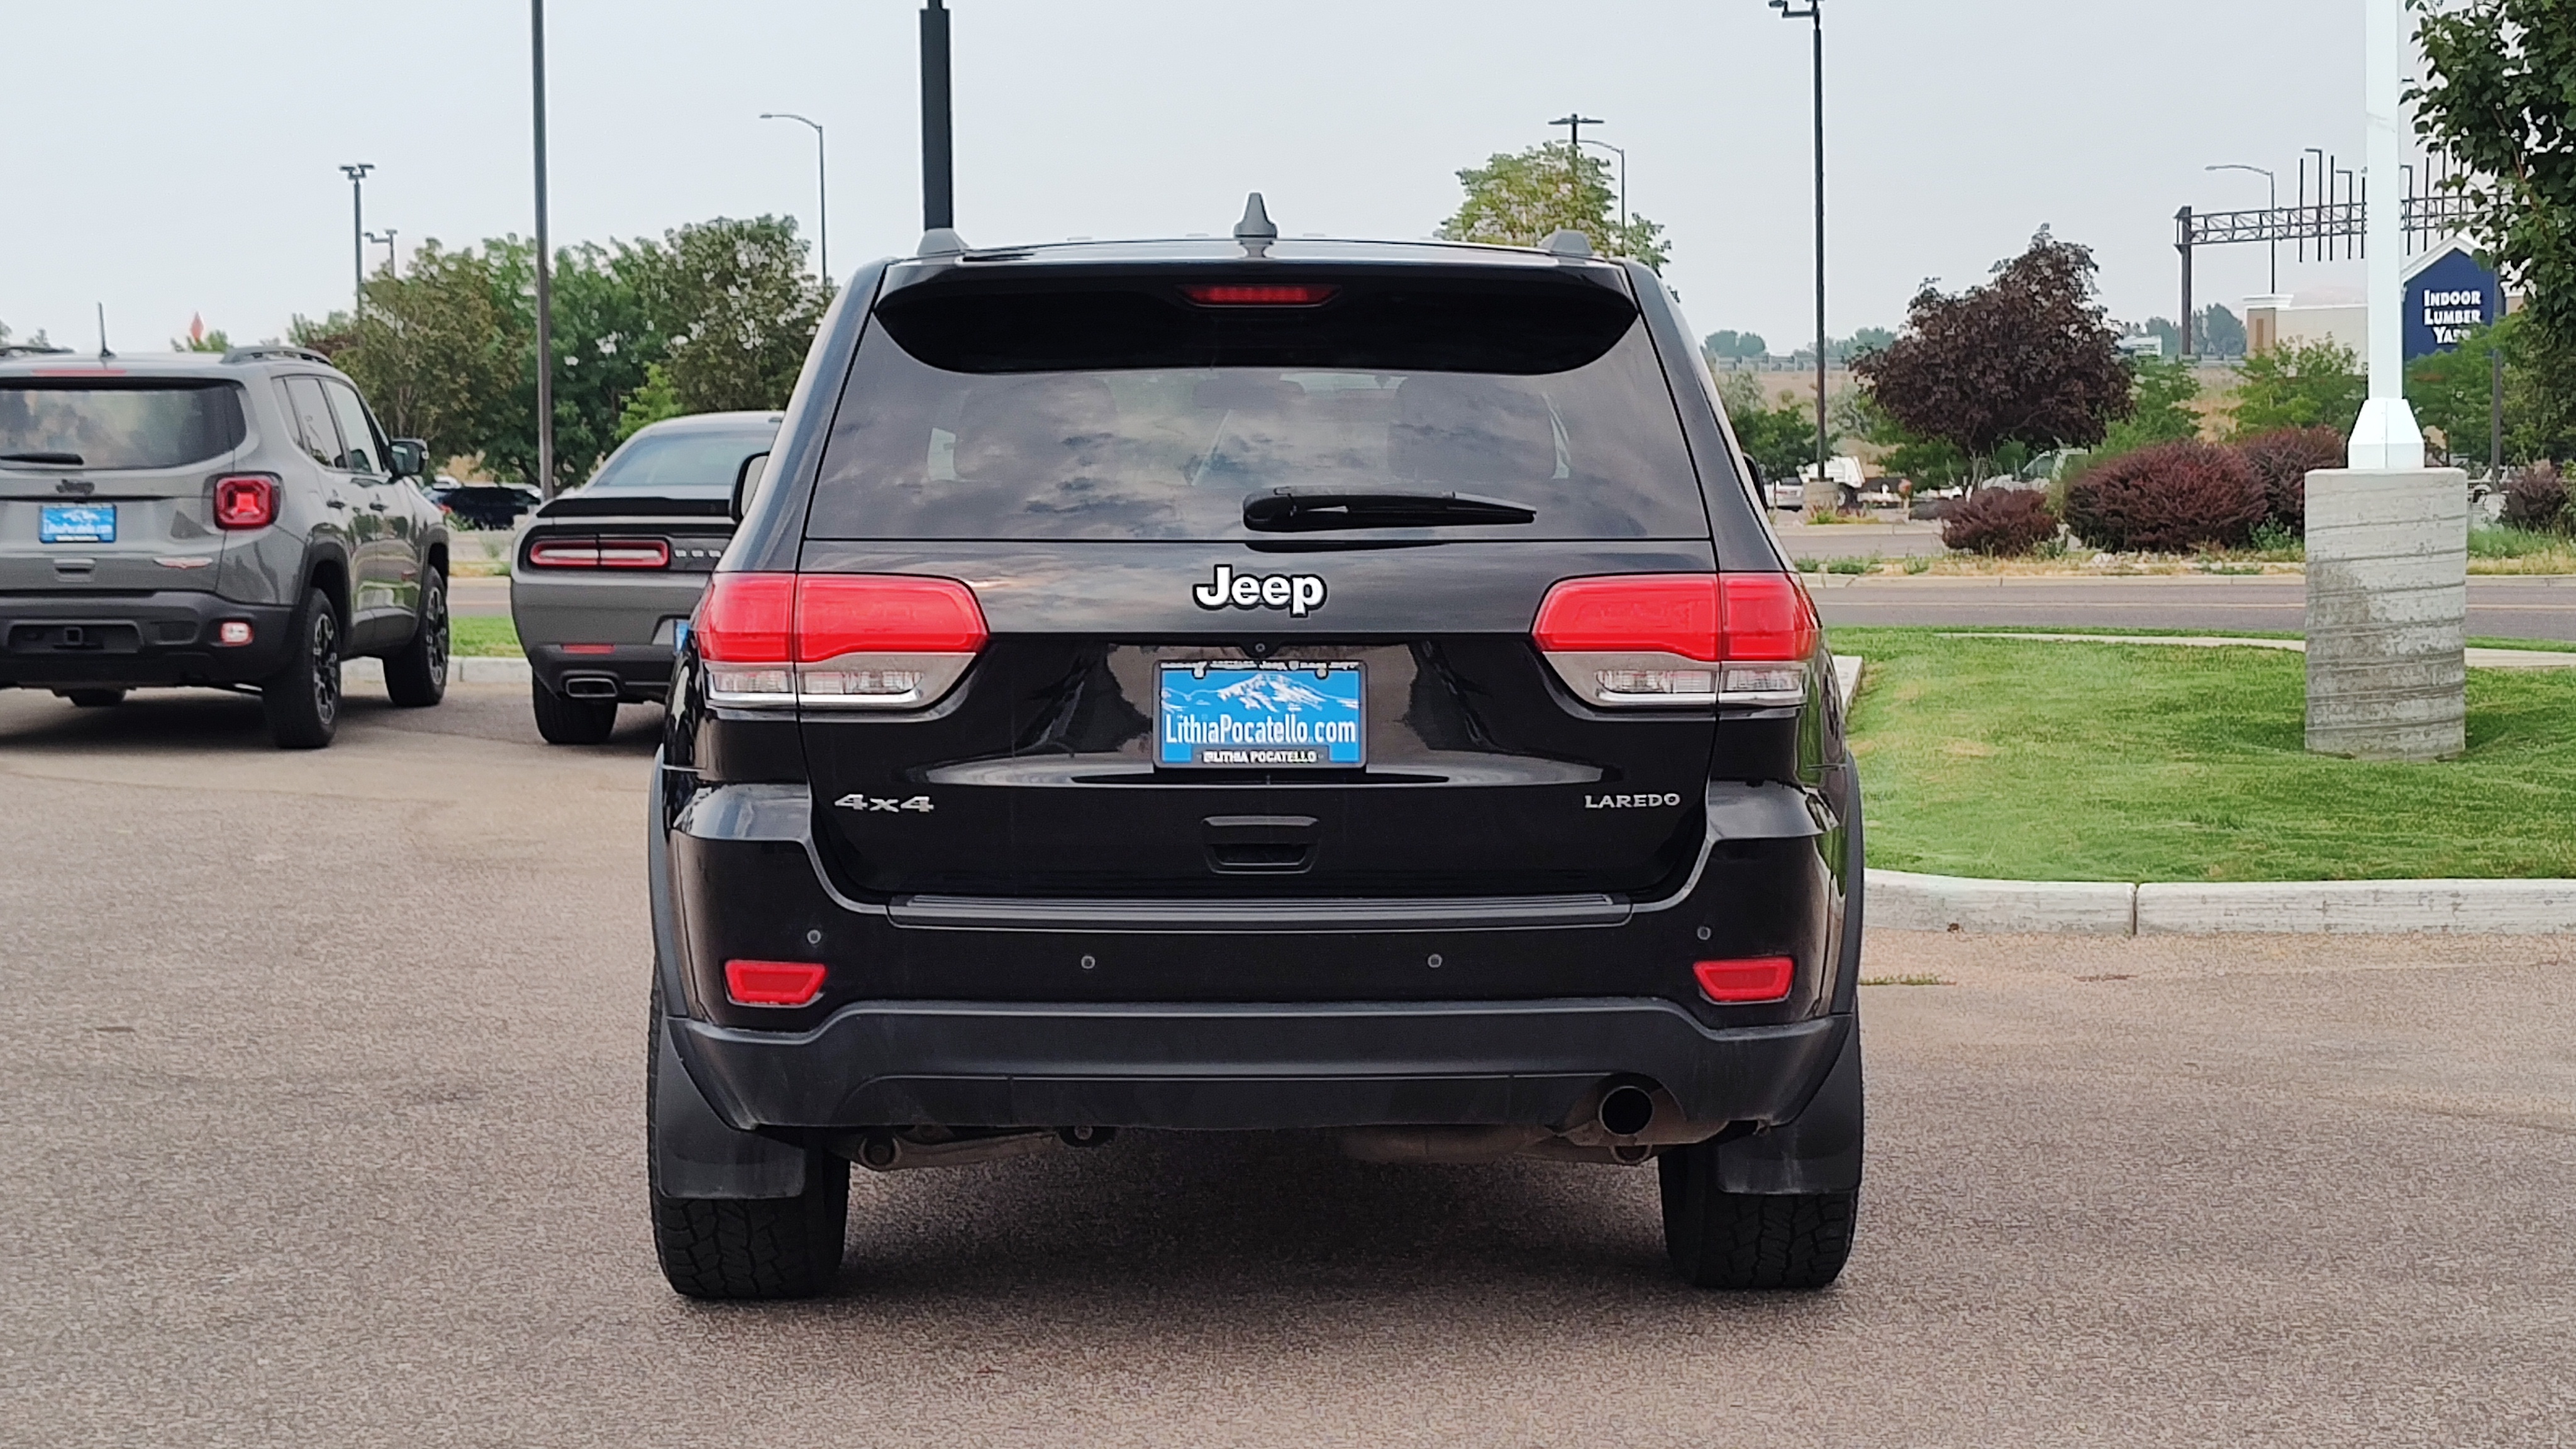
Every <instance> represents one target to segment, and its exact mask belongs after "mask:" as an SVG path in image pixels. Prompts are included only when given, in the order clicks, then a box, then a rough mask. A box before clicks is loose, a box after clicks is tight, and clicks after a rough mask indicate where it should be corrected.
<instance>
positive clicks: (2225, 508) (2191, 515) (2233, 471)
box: [2066, 442, 2270, 553]
mask: <svg viewBox="0 0 2576 1449" xmlns="http://www.w3.org/2000/svg"><path fill="white" fill-rule="evenodd" d="M2269 511H2270V503H2269V500H2267V499H2266V498H2265V497H2264V493H2263V480H2262V479H2260V478H2258V477H2256V476H2254V466H2253V465H2252V464H2251V463H2248V462H2246V461H2245V458H2244V455H2243V454H2241V453H2238V452H2237V451H2236V450H2235V449H2233V448H2220V447H2213V446H2212V445H2210V444H2208V443H2199V442H2180V443H2158V444H2157V445H2155V446H2154V447H2152V448H2140V449H2139V450H2138V451H2136V452H2134V453H2123V454H2121V455H2120V456H2119V457H2116V458H2113V459H2111V460H2110V461H2108V462H2105V463H2099V464H2096V465H2094V466H2093V467H2091V468H2087V469H2085V470H2084V472H2083V474H2082V475H2081V476H2079V477H2077V478H2076V479H2075V481H2074V482H2072V483H2070V484H2068V485H2067V488H2066V524H2067V526H2068V527H2069V528H2072V529H2074V530H2075V536H2076V537H2077V538H2080V539H2082V540H2084V541H2085V542H2086V543H2089V544H2091V545H2092V546H2093V547H2095V548H2101V549H2111V550H2114V551H2118V552H2131V551H2143V552H2150V553H2185V552H2188V551H2190V550H2192V549H2195V548H2203V547H2220V548H2224V547H2229V546H2233V545H2236V544H2241V543H2243V542H2245V540H2246V539H2247V537H2248V536H2250V535H2251V534H2252V533H2253V532H2254V525H2256V524H2258V523H2261V522H2262V521H2263V519H2264V516H2265V514H2266V513H2268V512H2269Z"/></svg>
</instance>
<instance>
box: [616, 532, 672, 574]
mask: <svg viewBox="0 0 2576 1449" xmlns="http://www.w3.org/2000/svg"><path fill="white" fill-rule="evenodd" d="M599 566H600V567H601V568H604V569H660V568H669V567H670V566H671V546H670V545H669V544H667V543H665V542H663V541H662V540H660V539H658V538H603V539H601V540H600V541H599Z"/></svg>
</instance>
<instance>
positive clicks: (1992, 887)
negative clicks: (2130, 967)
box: [1866, 870, 2138, 936]
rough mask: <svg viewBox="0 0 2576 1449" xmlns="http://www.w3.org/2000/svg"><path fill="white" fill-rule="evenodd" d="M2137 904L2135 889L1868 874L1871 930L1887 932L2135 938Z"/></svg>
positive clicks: (2111, 884)
mask: <svg viewBox="0 0 2576 1449" xmlns="http://www.w3.org/2000/svg"><path fill="white" fill-rule="evenodd" d="M2137 898H2138V888H2137V887H2136V886H2133V885H2122V884H2119V883H2117V882H2094V881H2048V880H1971V879H1968V878H1965V877H1962V876H1949V875H1916V874H1914V873H1913V872H1911V871H1903V870H1873V871H1871V872H1870V873H1869V899H1868V901H1867V903H1866V905H1867V920H1868V923H1869V925H1870V926H1872V927H1876V928H1879V929H1883V930H1890V931H1976V932H1979V933H1982V934H1990V935H1992V934H2004V935H2012V934H2021V933H2025V932H2066V933H2070V934H2074V935H2083V936H2128V935H2134V934H2136V931H2137Z"/></svg>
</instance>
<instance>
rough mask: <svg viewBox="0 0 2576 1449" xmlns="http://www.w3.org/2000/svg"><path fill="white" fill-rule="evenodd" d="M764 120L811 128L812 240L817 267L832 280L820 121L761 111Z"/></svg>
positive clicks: (829, 201) (827, 186)
mask: <svg viewBox="0 0 2576 1449" xmlns="http://www.w3.org/2000/svg"><path fill="white" fill-rule="evenodd" d="M760 118H761V119H762V120H764V121H803V122H804V123H805V124H806V125H808V126H811V127H813V128H814V240H815V246H814V251H815V257H816V260H817V262H818V267H817V269H818V270H819V271H821V272H822V274H823V280H824V281H825V282H829V281H831V280H832V194H831V182H830V180H829V179H828V177H827V174H826V173H825V172H824V170H823V123H822V122H820V121H815V120H807V119H806V118H805V117H803V116H800V115H798V114H796V113H795V112H794V111H763V112H761V113H760Z"/></svg>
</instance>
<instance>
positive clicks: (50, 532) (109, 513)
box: [36, 503, 116, 543]
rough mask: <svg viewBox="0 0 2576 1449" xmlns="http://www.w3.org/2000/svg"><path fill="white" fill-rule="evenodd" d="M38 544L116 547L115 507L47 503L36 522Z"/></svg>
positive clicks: (100, 504)
mask: <svg viewBox="0 0 2576 1449" xmlns="http://www.w3.org/2000/svg"><path fill="white" fill-rule="evenodd" d="M36 539H37V541H38V542H39V543H114V542H116V505H115V504H113V503H48V504H46V505H45V511H44V512H43V513H42V514H41V515H39V516H38V517H37V520H36Z"/></svg>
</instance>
